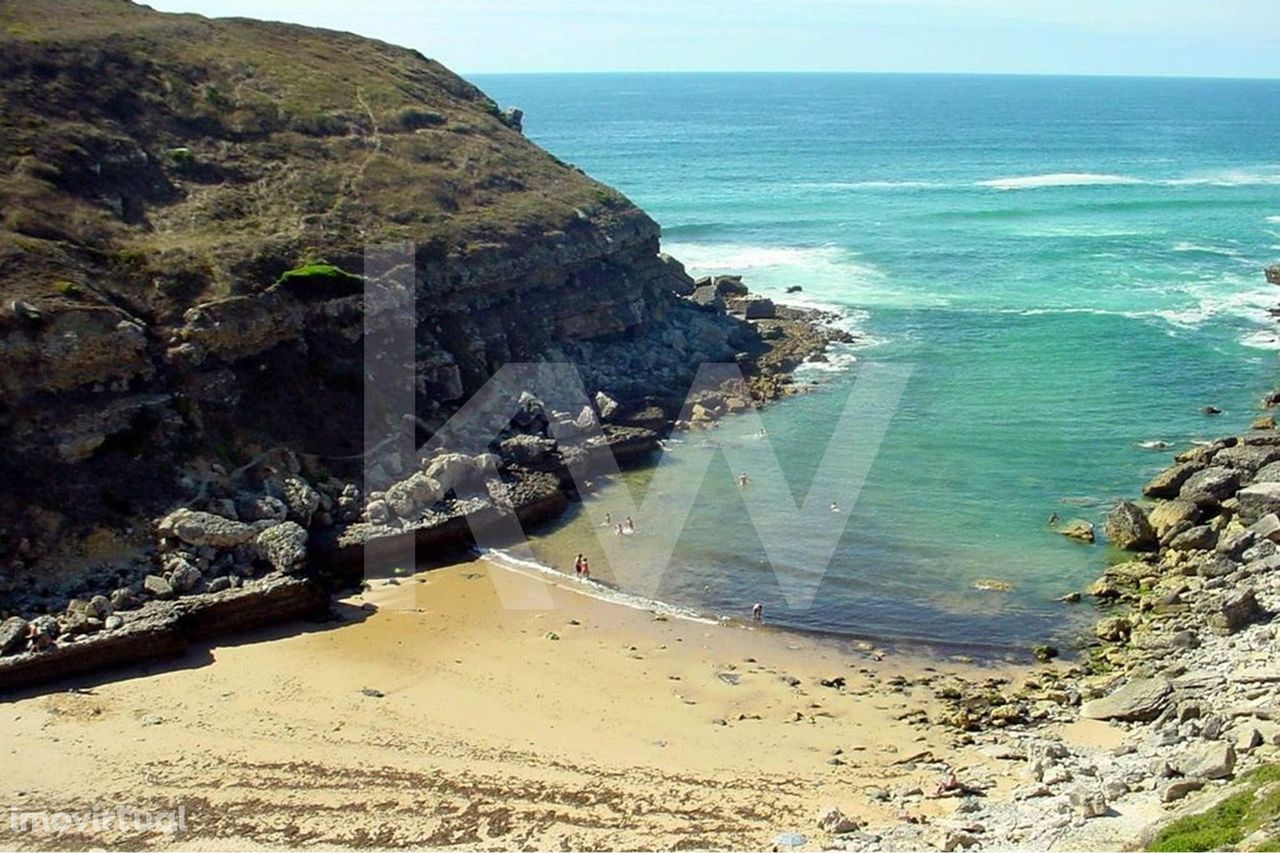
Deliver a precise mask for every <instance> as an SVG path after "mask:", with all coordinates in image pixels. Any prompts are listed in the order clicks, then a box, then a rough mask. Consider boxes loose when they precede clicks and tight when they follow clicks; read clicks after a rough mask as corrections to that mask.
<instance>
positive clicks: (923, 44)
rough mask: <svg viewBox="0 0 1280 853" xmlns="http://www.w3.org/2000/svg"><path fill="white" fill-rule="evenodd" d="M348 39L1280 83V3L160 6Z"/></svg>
mask: <svg viewBox="0 0 1280 853" xmlns="http://www.w3.org/2000/svg"><path fill="white" fill-rule="evenodd" d="M149 5H151V6H153V7H154V8H156V9H160V10H162V11H167V12H198V13H200V14H203V15H208V16H210V17H223V16H243V17H252V18H266V19H270V20H277V21H291V22H295V23H301V24H308V25H312V26H319V27H327V28H330V29H338V30H347V31H350V32H356V33H360V34H361V35H367V36H372V37H374V38H379V39H383V40H385V41H390V42H394V43H396V44H401V45H404V46H406V47H412V48H416V49H417V50H420V51H421V52H422V53H424V54H426V55H427V56H430V57H432V58H433V59H438V60H439V61H441V62H443V63H444V64H445V65H447V66H448V67H450V68H451V69H453V70H454V71H457V72H459V73H462V74H481V73H503V72H554V71H916V72H945V73H997V74H1019V73H1021V74H1121V75H1144V76H1145V75H1152V76H1190V77H1271V78H1276V77H1280V47H1278V44H1277V38H1276V37H1277V35H1280V0H359V2H351V0H336V2H335V0H150V3H149Z"/></svg>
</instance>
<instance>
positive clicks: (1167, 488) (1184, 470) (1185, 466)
mask: <svg viewBox="0 0 1280 853" xmlns="http://www.w3.org/2000/svg"><path fill="white" fill-rule="evenodd" d="M1203 469H1204V465H1202V464H1200V463H1197V462H1184V463H1182V464H1181V465H1174V466H1173V467H1172V468H1166V469H1164V470H1163V471H1161V472H1160V473H1159V474H1156V475H1155V476H1154V477H1152V478H1151V481H1150V482H1148V483H1147V484H1146V485H1145V486H1143V487H1142V493H1143V494H1144V495H1146V496H1147V497H1149V498H1176V497H1177V496H1178V492H1179V491H1181V490H1182V486H1183V484H1184V483H1186V482H1187V479H1188V478H1189V477H1190V476H1191V475H1192V474H1194V473H1196V472H1197V471H1201V470H1203Z"/></svg>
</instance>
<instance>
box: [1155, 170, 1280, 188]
mask: <svg viewBox="0 0 1280 853" xmlns="http://www.w3.org/2000/svg"><path fill="white" fill-rule="evenodd" d="M1157 183H1160V184H1163V185H1164V186H1170V187H1195V186H1210V187H1256V186H1270V185H1272V184H1280V166H1255V167H1252V168H1249V167H1244V168H1237V169H1224V170H1222V171H1218V172H1207V173H1204V174H1200V175H1189V176H1187V177H1183V178H1170V179H1168V180H1163V181H1158V182H1157Z"/></svg>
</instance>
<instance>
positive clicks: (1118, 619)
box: [1094, 616, 1133, 643]
mask: <svg viewBox="0 0 1280 853" xmlns="http://www.w3.org/2000/svg"><path fill="white" fill-rule="evenodd" d="M1094 633H1095V634H1096V635H1097V637H1098V639H1099V640H1102V641H1103V642H1106V643H1123V642H1126V641H1127V640H1128V639H1129V635H1130V634H1132V633H1133V624H1132V623H1131V622H1129V620H1128V619H1126V618H1125V617H1123V616H1110V617H1108V618H1106V619H1102V620H1100V621H1099V622H1098V624H1097V625H1095V626H1094Z"/></svg>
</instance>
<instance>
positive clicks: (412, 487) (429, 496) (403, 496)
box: [383, 471, 444, 519]
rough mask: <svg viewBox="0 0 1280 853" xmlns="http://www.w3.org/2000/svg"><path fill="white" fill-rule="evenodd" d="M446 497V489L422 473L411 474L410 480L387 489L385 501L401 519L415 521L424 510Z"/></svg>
mask: <svg viewBox="0 0 1280 853" xmlns="http://www.w3.org/2000/svg"><path fill="white" fill-rule="evenodd" d="M442 497H444V487H443V486H441V485H440V483H439V481H437V480H433V479H432V478H431V477H428V476H427V475H426V474H424V473H422V472H421V471H416V472H414V473H413V474H410V475H409V477H408V479H405V480H401V481H400V482H399V483H393V484H392V485H390V486H388V487H387V491H386V494H385V495H384V496H383V500H385V501H386V503H387V507H388V508H389V509H390V510H391V511H392V512H394V513H395V514H396V515H398V516H400V517H401V518H408V519H414V518H416V517H417V516H420V515H421V514H422V510H423V509H425V508H427V507H429V506H431V505H432V504H434V503H435V502H436V501H438V500H440V499H441V498H442Z"/></svg>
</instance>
